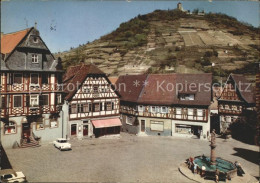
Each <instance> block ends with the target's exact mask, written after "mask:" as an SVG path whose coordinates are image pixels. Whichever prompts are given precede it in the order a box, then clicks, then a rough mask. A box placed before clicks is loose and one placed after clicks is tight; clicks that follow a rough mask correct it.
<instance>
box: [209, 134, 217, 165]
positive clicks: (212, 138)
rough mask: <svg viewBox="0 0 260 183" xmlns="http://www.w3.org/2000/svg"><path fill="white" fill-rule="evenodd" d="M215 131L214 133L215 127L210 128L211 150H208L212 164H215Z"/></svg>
mask: <svg viewBox="0 0 260 183" xmlns="http://www.w3.org/2000/svg"><path fill="white" fill-rule="evenodd" d="M216 146H217V145H216V133H215V129H213V130H212V133H211V144H210V147H211V152H210V162H211V164H212V165H215V164H216V153H215V148H216Z"/></svg>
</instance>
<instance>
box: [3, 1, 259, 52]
mask: <svg viewBox="0 0 260 183" xmlns="http://www.w3.org/2000/svg"><path fill="white" fill-rule="evenodd" d="M178 2H179V1H131V2H130V1H105V0H104V1H69V0H64V1H46V0H45V1H36V0H30V1H29V0H27V1H24V0H10V1H5V2H2V4H1V32H4V33H9V32H15V31H18V30H22V29H25V28H27V27H32V26H34V22H37V28H38V29H39V31H40V34H41V37H42V38H43V40H44V41H45V43H46V44H47V46H48V47H49V49H50V50H51V52H58V51H65V50H69V49H70V47H77V46H78V45H79V44H84V43H87V42H88V41H90V42H91V41H93V40H95V39H98V38H100V36H103V35H105V34H108V33H110V32H112V31H113V30H115V29H116V28H117V27H118V26H119V25H120V24H121V23H122V22H126V21H128V20H130V19H131V18H133V17H135V16H137V15H138V14H146V13H149V12H152V11H154V10H156V9H162V10H167V9H174V8H176V5H177V3H178ZM180 2H182V4H183V7H184V9H186V10H191V11H192V10H193V9H195V8H199V9H201V10H202V9H203V10H204V11H205V12H222V13H226V14H228V15H231V16H233V17H236V18H237V19H238V20H241V21H244V22H248V23H250V24H252V25H254V26H259V2H252V1H251V2H249V1H228V2H227V1H214V0H213V2H208V1H180Z"/></svg>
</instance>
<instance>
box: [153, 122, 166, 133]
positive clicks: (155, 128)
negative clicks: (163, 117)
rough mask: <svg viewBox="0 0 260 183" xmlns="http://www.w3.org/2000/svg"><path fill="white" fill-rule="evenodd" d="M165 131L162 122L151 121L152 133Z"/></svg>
mask: <svg viewBox="0 0 260 183" xmlns="http://www.w3.org/2000/svg"><path fill="white" fill-rule="evenodd" d="M163 129H164V127H163V122H162V121H151V131H159V132H162V131H163Z"/></svg>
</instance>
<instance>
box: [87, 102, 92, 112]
mask: <svg viewBox="0 0 260 183" xmlns="http://www.w3.org/2000/svg"><path fill="white" fill-rule="evenodd" d="M88 107H89V112H92V104H89V105H88Z"/></svg>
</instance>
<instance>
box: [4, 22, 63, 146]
mask: <svg viewBox="0 0 260 183" xmlns="http://www.w3.org/2000/svg"><path fill="white" fill-rule="evenodd" d="M0 82H1V88H0V89H1V137H2V144H3V146H4V147H12V146H14V145H18V146H22V147H25V146H30V145H38V144H39V140H41V141H50V140H53V139H54V138H56V137H61V136H62V134H61V132H62V130H61V127H62V124H61V122H60V121H59V119H58V117H59V109H60V107H59V104H61V103H62V90H61V88H60V84H61V82H62V67H61V63H60V61H59V62H58V61H57V60H55V58H54V57H53V55H52V54H51V52H50V50H49V49H48V48H47V46H46V45H45V43H44V41H43V40H42V39H41V37H40V33H39V31H38V30H37V29H36V28H34V27H32V28H29V29H25V30H21V31H18V32H13V33H9V34H1V78H0Z"/></svg>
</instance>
